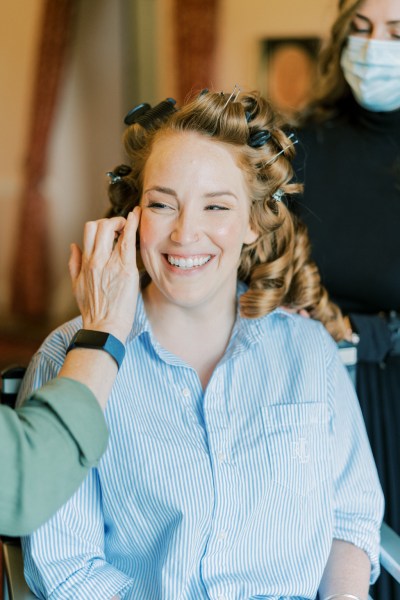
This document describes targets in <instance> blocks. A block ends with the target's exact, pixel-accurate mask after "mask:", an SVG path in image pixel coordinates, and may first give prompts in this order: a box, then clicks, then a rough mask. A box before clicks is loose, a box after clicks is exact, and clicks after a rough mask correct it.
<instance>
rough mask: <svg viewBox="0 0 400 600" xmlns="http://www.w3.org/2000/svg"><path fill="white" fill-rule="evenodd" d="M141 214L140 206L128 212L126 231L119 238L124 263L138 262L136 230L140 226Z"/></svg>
mask: <svg viewBox="0 0 400 600" xmlns="http://www.w3.org/2000/svg"><path fill="white" fill-rule="evenodd" d="M140 215H141V209H140V207H139V206H136V207H135V208H134V209H133V211H132V212H130V213H129V214H128V217H127V221H126V225H125V228H124V231H123V232H122V234H121V236H120V238H119V240H118V246H119V249H120V253H121V260H122V262H123V263H124V264H132V263H134V264H136V232H137V229H138V226H139V221H140Z"/></svg>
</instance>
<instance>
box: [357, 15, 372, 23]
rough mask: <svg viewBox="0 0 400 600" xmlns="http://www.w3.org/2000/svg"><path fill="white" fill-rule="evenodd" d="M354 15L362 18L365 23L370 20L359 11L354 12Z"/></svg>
mask: <svg viewBox="0 0 400 600" xmlns="http://www.w3.org/2000/svg"><path fill="white" fill-rule="evenodd" d="M354 16H355V17H357V18H359V19H362V20H363V21H367V23H371V21H370V20H369V19H368V17H364V15H360V13H356V14H355V15H354Z"/></svg>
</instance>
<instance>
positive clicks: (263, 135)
mask: <svg viewBox="0 0 400 600" xmlns="http://www.w3.org/2000/svg"><path fill="white" fill-rule="evenodd" d="M270 137H271V134H270V132H269V131H268V130H267V129H261V130H260V131H256V132H254V133H251V134H250V137H249V141H248V142H247V143H248V145H249V146H251V147H252V148H261V146H264V144H266V143H267V142H268V140H269V139H270Z"/></svg>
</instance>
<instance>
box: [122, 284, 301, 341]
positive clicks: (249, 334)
mask: <svg viewBox="0 0 400 600" xmlns="http://www.w3.org/2000/svg"><path fill="white" fill-rule="evenodd" d="M247 290H248V286H247V285H246V284H245V283H243V282H242V281H238V285H237V291H236V296H237V300H238V303H237V316H236V322H235V325H234V328H233V332H232V337H231V341H232V340H233V339H234V338H236V342H237V343H239V344H240V345H241V344H243V345H244V346H245V347H249V346H250V345H251V344H252V343H254V342H257V341H258V340H259V339H261V337H262V336H263V335H264V334H265V328H266V326H267V324H268V323H269V321H270V319H271V318H275V317H276V316H279V318H287V319H289V320H293V318H294V317H293V314H292V313H290V312H288V311H286V310H285V309H283V308H276V309H275V310H273V311H272V312H271V313H269V314H267V315H265V316H263V317H258V318H256V319H249V318H247V317H242V316H241V315H240V307H239V298H240V296H241V295H242V294H244V293H245V292H246V291H247ZM143 333H149V334H150V335H151V327H150V322H149V319H148V317H147V315H146V311H145V307H144V302H143V296H142V294H141V292H139V294H138V298H137V303H136V312H135V319H134V322H133V326H132V329H131V331H130V333H129V335H128V338H127V341H126V343H127V344H129V343H131V342H133V340H134V339H136V338H137V337H139V336H140V335H142V334H143Z"/></svg>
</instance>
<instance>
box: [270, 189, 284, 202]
mask: <svg viewBox="0 0 400 600" xmlns="http://www.w3.org/2000/svg"><path fill="white" fill-rule="evenodd" d="M284 195H285V192H284V191H283V189H282V188H278V189H277V190H276V192H275V194H272V198H273V199H274V200H275V202H281V201H282V197H283V196H284Z"/></svg>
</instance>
